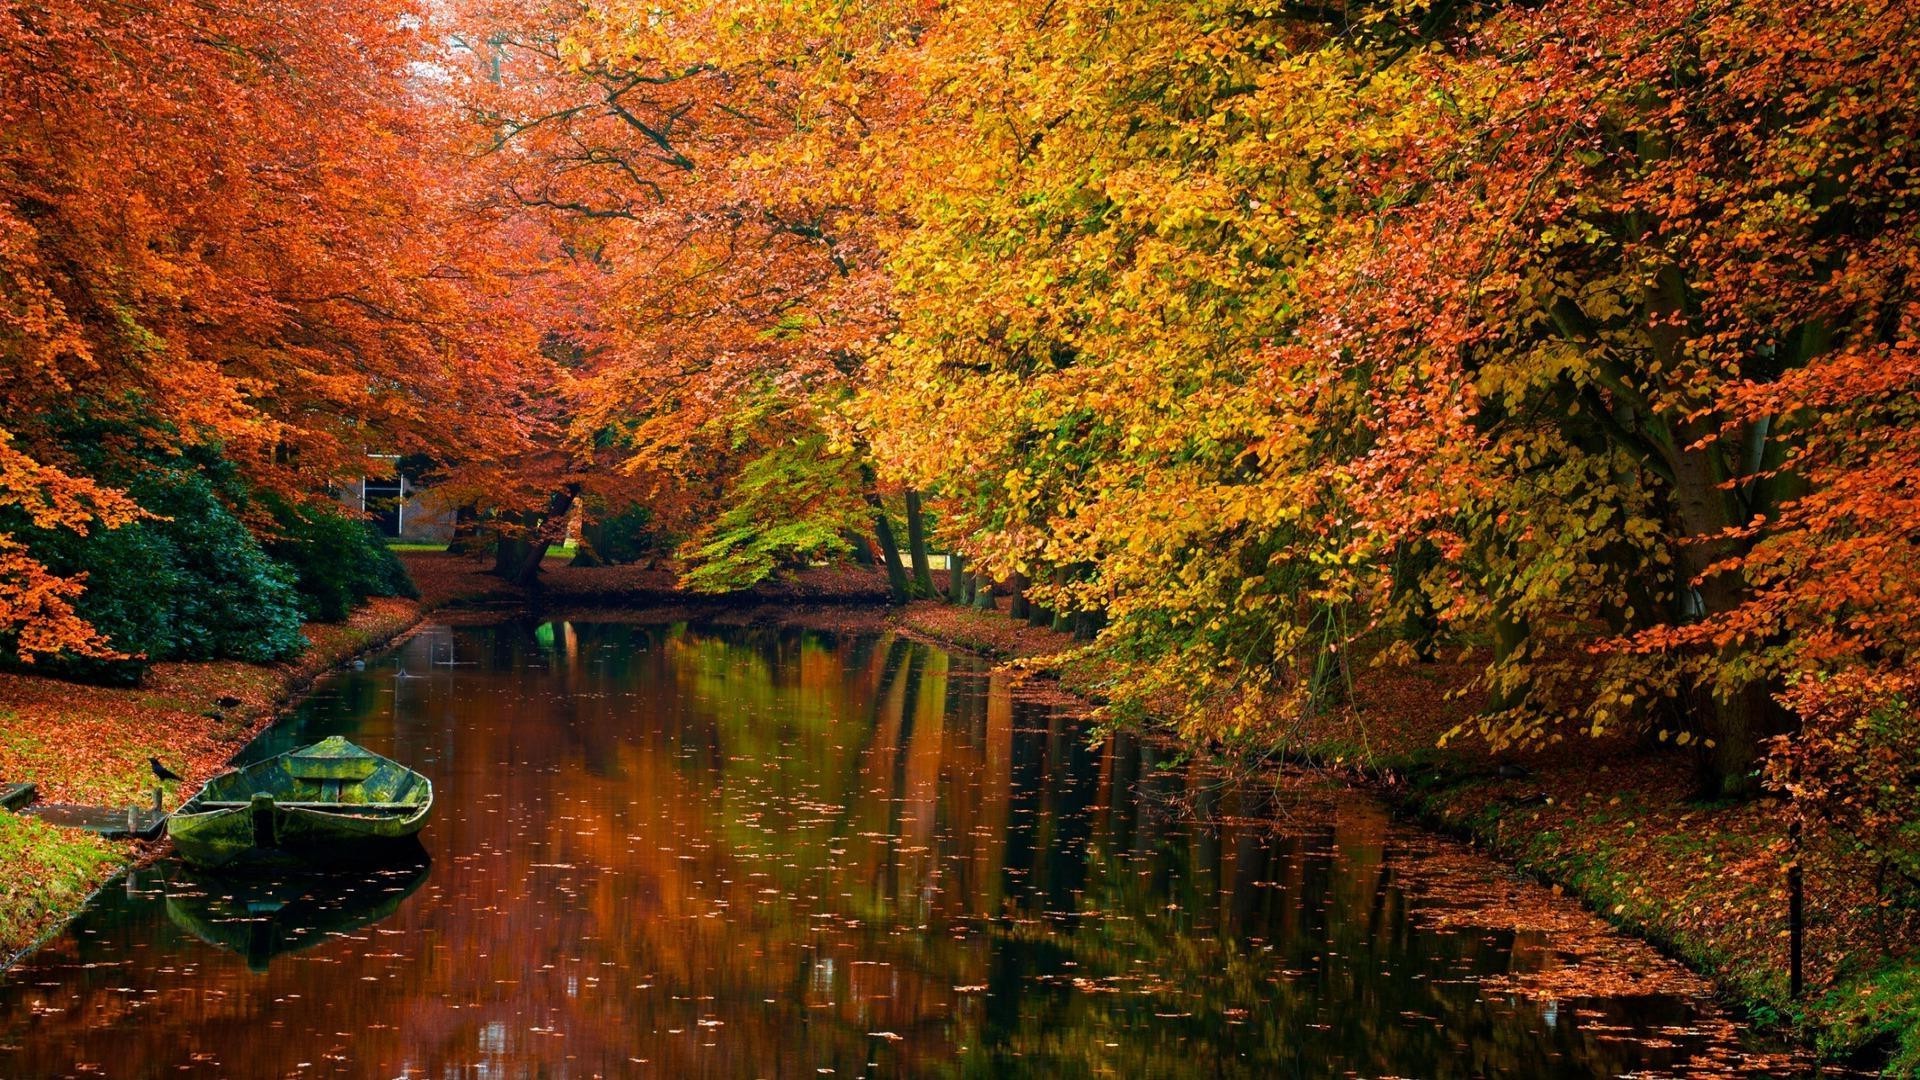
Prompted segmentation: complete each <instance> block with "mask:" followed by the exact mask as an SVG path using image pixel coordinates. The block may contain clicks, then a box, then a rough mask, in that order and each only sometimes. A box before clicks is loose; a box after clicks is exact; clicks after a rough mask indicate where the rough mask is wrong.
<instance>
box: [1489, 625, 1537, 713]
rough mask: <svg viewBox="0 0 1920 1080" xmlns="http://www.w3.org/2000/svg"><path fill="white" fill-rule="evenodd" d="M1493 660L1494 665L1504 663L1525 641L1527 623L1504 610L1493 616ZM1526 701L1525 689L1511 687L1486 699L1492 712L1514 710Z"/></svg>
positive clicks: (1498, 691)
mask: <svg viewBox="0 0 1920 1080" xmlns="http://www.w3.org/2000/svg"><path fill="white" fill-rule="evenodd" d="M1492 629H1493V659H1494V662H1495V663H1496V664H1498V663H1502V662H1504V661H1506V660H1507V659H1508V658H1509V657H1511V656H1512V655H1513V654H1514V653H1515V652H1517V651H1518V650H1519V648H1520V646H1521V645H1522V644H1524V643H1525V642H1526V640H1527V633H1528V628H1527V622H1526V620H1525V619H1521V618H1517V617H1515V616H1514V615H1513V613H1512V612H1511V611H1509V610H1507V609H1506V608H1501V609H1499V610H1497V611H1495V612H1494V614H1493V628H1492ZM1526 699H1527V687H1526V686H1524V685H1522V686H1512V687H1506V688H1503V689H1500V690H1497V691H1495V692H1494V693H1493V694H1492V695H1491V696H1489V697H1488V699H1487V708H1488V709H1490V710H1491V711H1493V712H1500V711H1501V710H1504V709H1514V708H1518V707H1519V706H1520V703H1521V702H1523V701H1525V700H1526Z"/></svg>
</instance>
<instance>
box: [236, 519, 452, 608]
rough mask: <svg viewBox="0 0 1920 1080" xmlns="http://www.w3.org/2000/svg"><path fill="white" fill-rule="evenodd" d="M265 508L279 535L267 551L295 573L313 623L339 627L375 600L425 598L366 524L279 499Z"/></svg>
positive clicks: (405, 569)
mask: <svg viewBox="0 0 1920 1080" xmlns="http://www.w3.org/2000/svg"><path fill="white" fill-rule="evenodd" d="M261 503H262V505H263V506H265V508H266V509H267V511H268V512H269V513H271V514H272V515H273V520H274V525H275V531H276V532H277V533H278V535H277V536H276V537H275V538H274V539H273V540H272V541H270V542H269V543H268V544H267V551H268V553H269V554H271V555H272V556H273V557H274V558H276V559H279V560H280V561H281V562H283V563H285V564H286V565H287V566H288V567H290V568H292V570H293V573H294V579H295V580H294V586H295V588H297V589H298V590H299V592H300V599H301V611H302V613H303V614H304V615H305V616H306V617H307V618H309V619H316V620H318V621H320V622H339V621H340V620H341V619H344V618H346V617H347V616H348V615H349V614H350V613H351V612H352V611H353V609H354V608H355V607H356V606H358V605H359V603H360V602H361V601H362V600H365V599H366V598H367V597H369V596H407V597H417V596H419V595H420V590H419V589H417V588H415V587H414V584H413V578H412V577H410V576H409V575H408V574H407V568H406V567H405V566H403V565H401V563H400V559H399V557H398V556H396V555H394V553H393V552H391V551H389V550H388V549H387V545H386V543H385V542H384V540H383V539H382V538H381V537H380V535H379V534H378V533H376V532H375V531H374V530H373V528H372V527H371V526H369V525H368V524H367V523H366V522H364V521H359V520H356V519H354V518H351V517H349V516H347V514H346V513H345V512H344V511H340V510H336V509H334V508H332V507H329V506H295V505H293V504H291V503H289V502H287V501H286V500H284V499H281V498H278V497H277V496H267V497H265V498H263V499H262V500H261Z"/></svg>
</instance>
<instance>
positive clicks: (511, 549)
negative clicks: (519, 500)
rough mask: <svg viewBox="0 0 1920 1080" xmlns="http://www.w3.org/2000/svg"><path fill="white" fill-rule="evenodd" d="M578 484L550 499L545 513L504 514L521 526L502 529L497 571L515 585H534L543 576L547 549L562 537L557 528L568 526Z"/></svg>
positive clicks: (496, 553)
mask: <svg viewBox="0 0 1920 1080" xmlns="http://www.w3.org/2000/svg"><path fill="white" fill-rule="evenodd" d="M578 490H579V489H578V488H577V487H576V486H574V485H568V487H567V488H565V489H564V490H561V491H557V492H555V493H554V494H553V497H552V498H551V499H549V500H547V510H546V513H544V514H531V513H521V514H513V515H504V517H505V518H506V520H508V521H509V522H511V523H512V524H514V525H517V526H518V528H516V529H514V530H512V531H511V532H502V533H501V534H500V539H499V543H498V545H497V546H496V547H495V549H494V556H493V572H494V573H495V574H497V575H499V576H500V577H503V578H505V579H506V580H508V581H510V582H512V583H513V584H515V585H523V586H532V585H535V584H537V583H538V582H539V580H540V563H541V560H543V559H545V558H546V557H547V549H548V548H549V547H552V546H553V542H554V541H555V540H556V539H558V537H557V535H556V532H557V531H558V530H561V529H565V528H566V520H567V511H568V510H570V509H572V507H573V500H574V497H575V496H576V495H577V494H578Z"/></svg>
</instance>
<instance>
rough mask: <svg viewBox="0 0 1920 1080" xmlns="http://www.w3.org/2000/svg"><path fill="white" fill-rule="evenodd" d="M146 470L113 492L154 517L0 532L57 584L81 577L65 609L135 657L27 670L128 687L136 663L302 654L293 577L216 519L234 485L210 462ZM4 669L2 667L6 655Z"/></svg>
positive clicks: (225, 512) (236, 523)
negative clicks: (111, 525)
mask: <svg viewBox="0 0 1920 1080" xmlns="http://www.w3.org/2000/svg"><path fill="white" fill-rule="evenodd" d="M195 456H196V457H199V458H200V460H198V461H194V460H188V461H176V462H173V463H170V464H167V465H164V466H158V465H156V466H149V467H147V468H144V469H141V470H140V471H139V472H137V473H135V474H134V475H133V476H132V477H131V478H130V479H121V478H114V479H113V480H112V481H110V482H115V483H118V484H120V485H122V486H124V487H125V488H126V490H127V492H128V494H129V495H131V496H132V497H133V499H134V500H135V501H136V502H138V503H139V504H140V505H141V506H142V507H144V508H145V509H147V510H148V511H150V512H151V513H153V514H154V515H156V516H155V517H154V518H151V519H148V520H145V521H139V522H135V523H133V524H130V525H124V526H122V527H120V528H118V529H96V530H94V531H92V532H90V533H89V534H87V535H86V536H79V535H76V534H74V533H71V532H66V531H63V530H51V531H49V530H40V529H34V528H32V527H31V526H30V525H29V524H28V523H27V522H25V521H24V520H21V519H20V518H19V517H18V516H17V515H13V520H7V521H4V522H0V528H5V529H6V530H7V531H9V532H14V533H15V534H16V535H19V536H21V537H22V538H23V539H24V540H25V541H26V544H27V549H28V551H29V552H30V553H31V554H32V555H33V557H34V558H36V559H39V560H40V561H41V562H43V563H45V564H46V566H47V568H48V569H50V570H52V571H53V572H54V573H57V574H61V575H73V574H85V575H86V583H87V588H86V591H85V592H84V593H82V594H81V595H80V597H79V598H78V599H77V600H76V601H75V603H74V610H75V611H76V613H78V614H79V615H80V617H81V618H83V619H85V620H87V622H89V623H91V624H92V625H93V627H94V628H95V629H96V630H99V631H100V632H101V633H102V634H104V635H106V637H107V639H108V641H109V642H110V643H111V644H112V646H113V648H114V649H116V650H118V651H120V652H124V653H127V654H129V655H130V656H132V657H135V658H136V659H135V660H133V661H125V662H103V661H95V660H85V659H81V658H77V657H60V658H55V659H53V660H51V661H42V662H41V663H39V664H36V665H35V667H36V669H37V670H41V671H48V672H50V673H54V674H62V675H67V676H71V677H79V678H93V679H105V680H109V681H130V680H132V679H135V678H137V677H138V674H139V671H140V668H141V666H142V665H140V664H139V662H138V660H140V659H144V660H149V661H151V660H216V659H235V660H249V661H254V662H259V663H264V662H268V661H273V660H283V659H286V658H287V657H290V656H293V655H295V654H297V653H298V652H300V650H301V649H303V648H305V647H306V644H307V642H306V639H305V638H304V637H302V636H301V634H300V623H301V621H302V620H301V615H302V605H301V598H300V594H299V593H298V592H297V591H296V590H295V588H294V580H295V578H294V573H293V571H291V570H289V569H288V568H287V567H285V566H283V565H281V564H280V563H278V562H276V561H275V560H274V559H273V558H272V557H271V556H269V555H268V554H267V552H266V551H265V550H264V549H263V548H262V547H261V546H260V543H259V542H258V541H257V540H255V539H254V537H253V534H252V533H251V532H249V531H248V529H247V527H246V525H244V524H243V523H242V522H241V521H240V519H239V518H237V517H235V516H234V515H233V512H232V511H230V510H229V509H227V506H226V503H225V502H224V501H223V500H222V498H221V488H222V487H231V486H233V485H235V484H236V483H237V481H235V479H234V477H233V475H232V470H231V467H230V466H228V465H227V464H226V463H225V462H224V461H223V460H221V459H219V458H218V457H217V456H208V455H195ZM8 659H12V657H8Z"/></svg>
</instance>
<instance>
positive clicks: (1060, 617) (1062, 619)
mask: <svg viewBox="0 0 1920 1080" xmlns="http://www.w3.org/2000/svg"><path fill="white" fill-rule="evenodd" d="M1053 583H1054V585H1056V586H1062V585H1065V584H1066V583H1067V568H1066V567H1064V566H1056V567H1054V568H1053ZM1053 629H1054V631H1055V632H1056V633H1061V634H1064V633H1066V632H1067V631H1069V630H1072V629H1073V613H1072V612H1070V611H1068V610H1067V609H1066V608H1056V609H1055V610H1054V613H1053Z"/></svg>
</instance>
